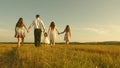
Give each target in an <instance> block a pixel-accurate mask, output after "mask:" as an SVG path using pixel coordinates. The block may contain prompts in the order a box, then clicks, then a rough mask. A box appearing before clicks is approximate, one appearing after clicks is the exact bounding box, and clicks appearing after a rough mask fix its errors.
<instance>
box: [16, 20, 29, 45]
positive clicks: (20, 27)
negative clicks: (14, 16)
mask: <svg viewBox="0 0 120 68" xmlns="http://www.w3.org/2000/svg"><path fill="white" fill-rule="evenodd" d="M24 28H25V29H26V30H27V31H28V29H27V26H26V25H25V23H24V22H23V18H19V20H18V22H17V24H16V26H15V37H16V38H17V39H18V45H17V47H20V43H21V41H22V44H23V43H24V37H25V32H24Z"/></svg>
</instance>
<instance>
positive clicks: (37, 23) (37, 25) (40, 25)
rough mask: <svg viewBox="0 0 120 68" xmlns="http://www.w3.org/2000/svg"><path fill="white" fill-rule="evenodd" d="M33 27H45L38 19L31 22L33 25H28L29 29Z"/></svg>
mask: <svg viewBox="0 0 120 68" xmlns="http://www.w3.org/2000/svg"><path fill="white" fill-rule="evenodd" d="M32 26H34V29H42V28H43V29H45V26H44V24H43V21H42V20H41V19H40V18H37V19H35V20H34V21H33V23H32V24H31V25H30V28H31V27H32Z"/></svg>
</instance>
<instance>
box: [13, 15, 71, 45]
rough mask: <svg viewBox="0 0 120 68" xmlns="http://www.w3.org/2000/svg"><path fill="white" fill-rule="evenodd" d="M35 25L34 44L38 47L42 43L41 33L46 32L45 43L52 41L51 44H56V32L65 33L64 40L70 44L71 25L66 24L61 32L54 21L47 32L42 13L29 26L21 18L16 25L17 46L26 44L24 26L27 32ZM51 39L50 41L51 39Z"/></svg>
mask: <svg viewBox="0 0 120 68" xmlns="http://www.w3.org/2000/svg"><path fill="white" fill-rule="evenodd" d="M33 26H34V44H35V46H36V47H39V46H40V45H41V35H42V32H43V33H44V43H45V44H46V45H48V44H49V43H50V45H51V46H53V45H55V38H56V34H63V33H65V36H64V40H65V43H66V44H69V41H70V38H71V30H70V27H69V25H67V26H66V28H65V29H64V31H63V32H59V31H58V30H57V28H56V26H55V23H54V22H51V24H50V26H49V29H48V32H46V29H45V26H44V23H43V21H42V20H41V18H40V15H36V19H35V20H34V21H33V23H32V24H31V25H30V26H29V27H27V26H26V24H25V23H24V21H23V18H19V20H18V22H17V24H16V26H15V37H16V38H17V39H18V44H17V47H20V46H21V45H20V44H22V45H23V44H24V38H25V32H24V28H25V29H26V31H27V32H29V31H30V29H31V28H32V27H33ZM49 40H50V41H49Z"/></svg>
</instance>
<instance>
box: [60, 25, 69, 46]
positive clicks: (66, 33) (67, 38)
mask: <svg viewBox="0 0 120 68" xmlns="http://www.w3.org/2000/svg"><path fill="white" fill-rule="evenodd" d="M63 33H65V36H64V41H65V43H66V44H69V41H70V38H71V30H70V26H69V25H67V26H66V28H65V30H64V31H63V32H61V33H59V34H63Z"/></svg>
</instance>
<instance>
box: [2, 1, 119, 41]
mask: <svg viewBox="0 0 120 68" xmlns="http://www.w3.org/2000/svg"><path fill="white" fill-rule="evenodd" d="M119 7H120V1H119V0H0V42H16V41H17V39H16V38H14V28H15V24H16V22H17V21H18V19H19V17H23V19H24V22H25V23H26V25H27V26H29V25H30V24H31V23H32V21H33V20H34V19H35V15H36V14H40V16H41V19H42V20H43V22H44V23H45V26H46V30H48V26H49V24H50V22H51V21H54V22H55V24H56V26H57V28H58V30H59V31H60V32H61V31H63V30H64V28H65V26H66V25H70V27H71V32H72V38H71V41H72V42H93V41H120V30H119V29H120V19H119V18H120V8H119ZM63 38H64V34H63V35H58V36H57V39H56V41H57V42H63ZM25 42H33V29H32V30H31V31H30V33H27V32H26V38H25Z"/></svg>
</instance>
